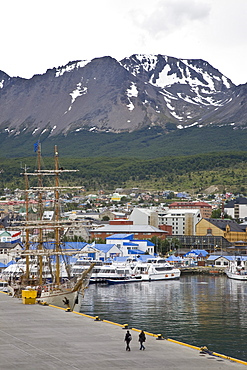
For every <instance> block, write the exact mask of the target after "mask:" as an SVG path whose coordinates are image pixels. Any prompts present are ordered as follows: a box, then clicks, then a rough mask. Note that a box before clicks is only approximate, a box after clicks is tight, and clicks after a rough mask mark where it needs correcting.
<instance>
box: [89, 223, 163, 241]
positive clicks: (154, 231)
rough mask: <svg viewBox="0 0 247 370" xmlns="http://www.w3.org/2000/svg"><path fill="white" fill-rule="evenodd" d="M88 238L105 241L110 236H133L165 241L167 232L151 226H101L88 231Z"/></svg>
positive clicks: (140, 238)
mask: <svg viewBox="0 0 247 370" xmlns="http://www.w3.org/2000/svg"><path fill="white" fill-rule="evenodd" d="M89 232H90V237H91V238H94V239H106V238H107V237H108V236H110V235H112V234H134V237H135V239H139V240H142V239H151V238H152V237H153V236H156V237H158V238H162V239H165V238H166V236H167V235H168V232H167V231H165V230H161V229H158V228H157V227H154V226H151V225H133V224H132V225H129V224H123V223H122V224H117V225H116V224H111V221H110V223H109V225H103V226H102V225H101V226H99V227H97V228H92V229H90V230H89Z"/></svg>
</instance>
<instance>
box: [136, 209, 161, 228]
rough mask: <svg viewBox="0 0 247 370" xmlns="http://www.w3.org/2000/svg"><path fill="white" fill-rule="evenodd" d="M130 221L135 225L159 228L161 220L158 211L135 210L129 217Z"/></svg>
mask: <svg viewBox="0 0 247 370" xmlns="http://www.w3.org/2000/svg"><path fill="white" fill-rule="evenodd" d="M129 220H130V221H133V225H151V226H154V227H158V224H159V220H158V214H157V212H156V211H154V210H152V209H149V208H137V207H136V208H134V209H133V211H132V212H131V214H130V215H129Z"/></svg>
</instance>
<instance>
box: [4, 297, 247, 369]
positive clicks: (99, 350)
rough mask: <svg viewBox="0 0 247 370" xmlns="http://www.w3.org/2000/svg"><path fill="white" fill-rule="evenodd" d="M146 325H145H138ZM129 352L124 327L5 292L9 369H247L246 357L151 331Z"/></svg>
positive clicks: (6, 361)
mask: <svg viewBox="0 0 247 370" xmlns="http://www.w3.org/2000/svg"><path fill="white" fill-rule="evenodd" d="M137 329H141V328H137ZM130 331H131V334H132V337H133V340H132V342H131V344H130V346H131V351H130V352H126V350H125V343H124V335H125V332H126V330H125V329H123V327H122V325H118V324H113V323H110V322H107V321H97V320H95V318H92V317H89V316H87V315H82V314H80V313H76V312H65V310H63V309H60V308H58V307H54V306H41V305H38V304H35V305H24V304H22V300H21V299H17V298H12V297H10V296H8V295H7V294H4V293H0V359H1V361H0V363H1V369H4V370H17V369H19V370H34V369H35V370H68V369H93V370H97V369H129V368H131V369H135V370H136V369H168V370H180V369H181V370H185V369H186V370H187V369H188V370H193V369H195V370H200V369H202V370H204V369H205V370H208V369H209V368H210V369H211V370H214V369H215V370H216V369H217V370H219V369H221V370H224V369H225V370H228V369H229V370H234V369H239V370H240V369H244V368H245V369H246V364H247V363H245V362H243V361H238V360H236V361H232V360H230V359H227V358H223V357H220V356H215V355H211V354H202V353H201V351H200V350H198V349H197V348H196V347H194V348H193V347H190V346H187V345H183V344H179V343H176V342H175V341H174V342H173V341H170V340H157V338H156V337H154V336H152V335H146V338H147V340H146V343H145V346H146V350H145V351H140V350H139V343H138V335H139V331H138V330H136V329H130Z"/></svg>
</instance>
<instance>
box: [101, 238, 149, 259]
mask: <svg viewBox="0 0 247 370" xmlns="http://www.w3.org/2000/svg"><path fill="white" fill-rule="evenodd" d="M111 243H114V244H115V245H116V246H117V247H118V248H119V249H120V251H121V254H122V256H124V257H127V256H129V255H130V254H144V253H148V254H151V255H153V254H154V244H153V243H151V242H150V241H149V240H135V239H134V234H114V235H111V236H108V237H107V238H106V245H108V244H111Z"/></svg>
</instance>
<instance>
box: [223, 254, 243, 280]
mask: <svg viewBox="0 0 247 370" xmlns="http://www.w3.org/2000/svg"><path fill="white" fill-rule="evenodd" d="M225 273H226V275H227V276H228V277H229V278H230V279H235V280H246V281H247V258H246V257H236V258H235V259H234V260H232V261H230V264H229V268H228V269H226V270H225Z"/></svg>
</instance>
